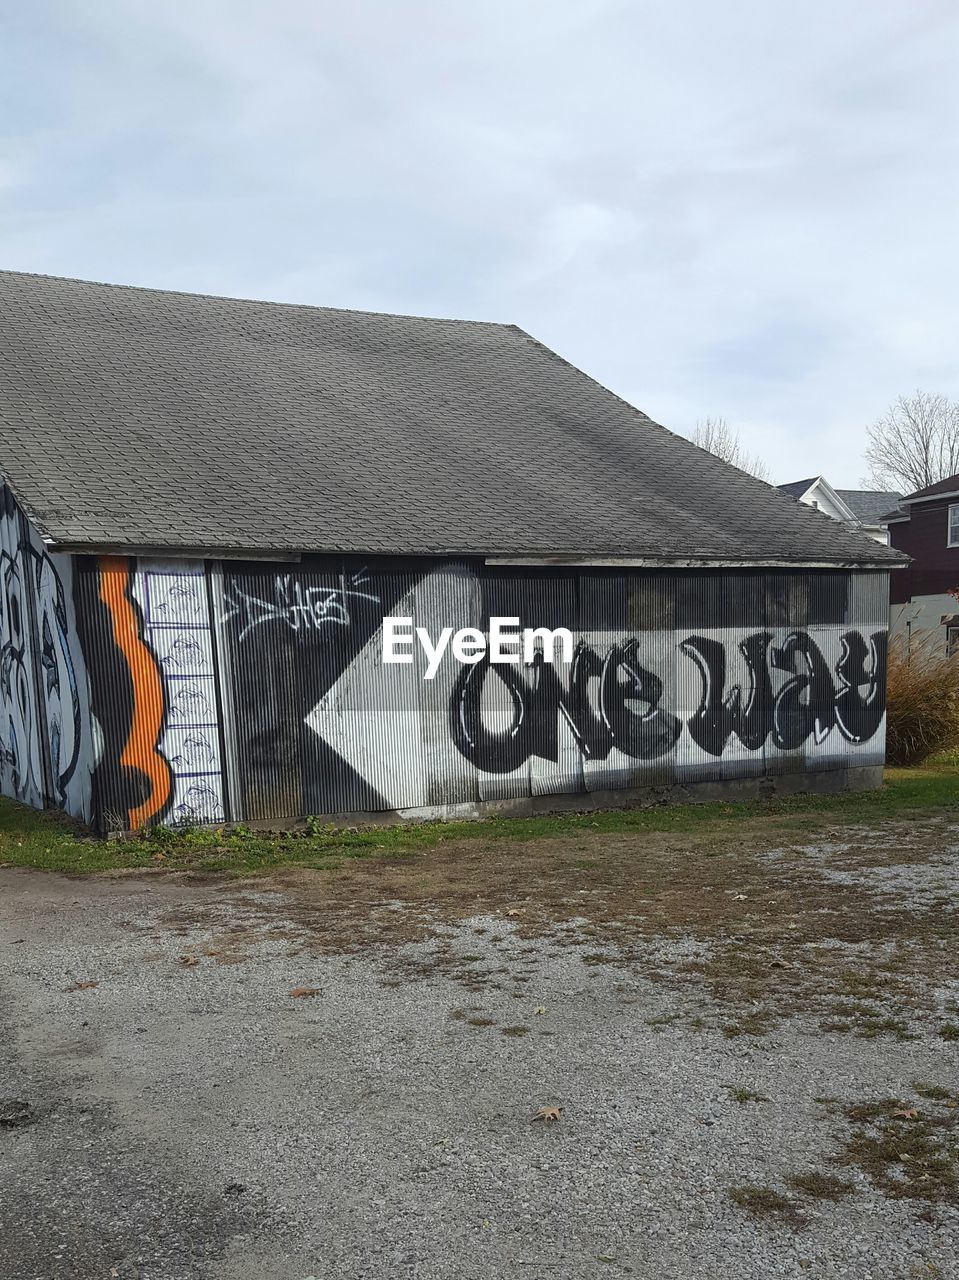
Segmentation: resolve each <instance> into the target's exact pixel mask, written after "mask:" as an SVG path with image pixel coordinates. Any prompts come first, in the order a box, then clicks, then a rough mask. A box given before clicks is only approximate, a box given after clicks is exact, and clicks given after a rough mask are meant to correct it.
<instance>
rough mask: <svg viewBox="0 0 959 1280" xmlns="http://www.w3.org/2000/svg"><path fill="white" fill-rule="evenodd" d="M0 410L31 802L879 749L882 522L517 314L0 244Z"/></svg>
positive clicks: (235, 793)
mask: <svg viewBox="0 0 959 1280" xmlns="http://www.w3.org/2000/svg"><path fill="white" fill-rule="evenodd" d="M0 440H2V454H0V458H2V461H0V470H2V479H3V487H2V508H0V556H2V570H3V589H2V592H0V609H2V619H0V642H2V666H0V753H2V759H0V785H2V791H3V793H4V794H5V795H7V796H12V797H15V798H16V799H18V800H20V801H22V802H24V803H26V804H29V805H34V806H38V807H41V806H58V807H60V808H62V809H64V810H65V811H66V812H67V813H69V814H71V815H73V816H74V817H77V818H79V819H81V820H83V821H84V822H86V823H88V824H90V825H91V826H92V827H93V828H95V829H96V830H98V831H100V832H104V833H111V832H121V831H133V830H138V829H140V828H143V827H145V826H149V825H151V824H159V823H163V824H169V825H176V824H199V823H223V822H230V823H240V822H242V823H248V824H250V825H255V824H258V823H266V824H272V825H279V824H284V823H288V822H295V821H296V820H302V819H303V818H305V817H307V816H314V815H317V816H318V815H327V816H328V817H329V820H331V821H333V820H344V819H348V820H350V821H361V820H372V819H395V818H398V817H402V818H425V817H446V816H466V815H468V816H473V815H481V814H483V813H485V812H511V813H523V812H532V811H536V810H539V809H557V808H564V807H569V808H576V809H582V808H587V807H590V806H593V805H597V806H598V805H609V804H627V803H640V802H645V801H648V800H649V798H650V797H656V798H659V797H665V796H668V795H669V794H679V795H683V796H687V795H695V794H697V793H698V794H700V795H715V794H717V791H719V792H722V793H728V794H730V795H735V794H742V793H745V792H749V791H754V790H758V791H760V792H766V791H771V790H775V789H777V788H788V789H793V790H802V789H813V788H817V789H829V790H839V789H843V788H851V787H864V786H870V785H874V784H875V783H877V782H878V780H879V779H880V777H881V771H882V764H883V758H884V729H885V655H886V637H887V628H888V621H889V573H890V570H892V569H894V568H896V567H897V566H898V565H899V564H900V563H901V561H902V556H901V555H900V554H899V553H897V552H895V551H894V550H892V549H890V548H887V547H884V546H880V545H879V544H878V543H876V542H874V541H872V540H871V539H869V538H868V537H866V536H864V535H862V534H860V533H857V532H855V531H853V530H851V529H849V528H846V527H844V526H843V525H842V524H839V523H837V522H836V521H833V520H830V519H829V518H828V517H827V516H825V515H822V514H820V513H818V512H816V511H814V510H812V509H810V508H809V507H806V506H803V505H802V504H799V503H796V502H793V501H791V500H790V499H789V498H788V497H786V496H784V495H783V494H781V493H779V492H777V491H776V490H775V489H773V488H770V487H769V486H767V485H765V484H763V483H762V482H760V481H758V480H755V479H753V478H751V477H750V476H747V475H745V474H743V473H742V472H739V471H737V470H735V469H733V468H731V467H729V466H727V465H726V464H724V463H723V462H720V461H719V460H718V459H716V458H714V457H712V456H711V455H709V454H706V453H704V452H702V451H701V450H699V449H697V448H695V447H694V446H693V445H692V444H690V443H689V441H687V440H685V439H683V438H681V437H678V436H676V435H674V434H672V433H671V432H669V431H667V430H665V429H664V428H663V427H661V426H658V425H657V424H656V423H654V422H652V421H651V420H650V419H649V418H647V417H646V416H645V415H644V414H643V413H641V412H639V411H637V410H636V409H634V408H632V407H631V406H630V405H628V404H626V403H625V402H624V401H622V400H620V399H619V398H617V397H616V396H615V395H613V394H612V393H611V392H609V391H607V390H606V389H604V388H603V387H602V386H600V385H599V384H598V383H596V382H595V381H593V380H592V379H590V378H589V377H587V376H586V375H585V374H583V373H581V372H580V371H579V370H577V369H575V368H573V367H572V366H571V365H569V364H568V363H566V362H565V361H564V360H562V359H561V358H560V357H559V356H557V355H556V354H555V353H553V352H552V351H550V350H549V349H548V348H546V347H544V346H543V345H542V344H541V343H539V342H537V341H536V340H535V339H534V338H532V337H530V336H529V334H527V333H525V332H523V331H522V330H521V329H519V328H517V327H515V326H512V325H503V324H492V323H480V322H465V321H458V320H440V319H424V318H419V317H410V316H396V315H380V314H373V313H366V312H359V311H344V310H333V309H329V308H318V307H307V306H296V305H288V304H274V303H266V302H259V301H244V300H238V299H232V298H219V297H204V296H196V295H191V294H184V293H173V292H165V291H158V290H151V289H140V288H129V287H125V286H116V285H104V284H95V283H89V282H85V281H79V280H69V279H60V278H53V277H46V276H36V275H27V274H21V273H16V272H2V273H0ZM384 620H387V622H386V624H385V622H384ZM497 620H501V621H497ZM491 626H492V627H504V628H506V631H507V633H508V634H509V628H511V627H512V628H516V629H517V630H523V629H528V630H529V631H530V633H531V635H532V643H531V645H530V647H529V649H526V648H525V647H524V648H523V649H522V652H521V651H520V647H519V646H518V644H517V645H514V647H513V648H512V649H509V647H508V646H506V647H505V648H504V649H501V650H500V652H499V653H498V654H497V653H496V652H495V651H494V650H495V646H493V645H491V644H490V645H484V640H486V639H488V638H489V636H490V631H491ZM404 628H405V631H403V629H404ZM400 631H403V634H406V635H408V636H409V637H410V640H409V642H408V643H407V645H406V647H405V648H404V649H402V650H401V652H402V653H403V654H404V655H405V659H406V660H401V661H398V662H388V661H385V660H384V658H385V656H386V654H385V650H386V644H385V638H386V636H387V634H388V633H390V634H392V633H394V632H400ZM549 633H555V634H556V635H560V633H568V640H569V643H568V644H567V643H566V642H565V640H564V641H563V642H562V643H557V644H555V645H554V644H553V643H552V640H551V639H550V635H549ZM444 636H445V637H446V647H445V648H443V647H442V645H443V638H444ZM451 637H452V643H450V638H451ZM464 637H465V639H464ZM429 652H432V653H433V654H434V657H435V660H434V661H433V662H432V663H431V662H430V660H429V657H428V654H429ZM437 654H438V656H436V655H437ZM504 655H505V656H504ZM431 666H432V668H433V669H432V671H431V672H430V673H429V674H428V671H429V668H430V667H431Z"/></svg>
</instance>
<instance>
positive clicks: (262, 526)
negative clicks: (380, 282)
mask: <svg viewBox="0 0 959 1280" xmlns="http://www.w3.org/2000/svg"><path fill="white" fill-rule="evenodd" d="M0 469H2V471H3V474H4V476H5V478H6V479H7V481H8V483H9V484H10V486H11V488H12V489H13V491H14V493H15V495H16V496H17V497H18V499H19V500H20V502H21V504H22V505H23V507H24V509H25V510H26V511H27V513H28V514H29V515H30V516H31V517H32V518H33V520H34V521H35V523H36V524H37V525H38V527H39V528H40V530H41V532H42V533H44V534H45V535H46V536H47V538H48V539H49V540H50V541H51V542H52V543H54V544H56V545H59V546H62V547H64V548H69V549H76V550H83V549H115V550H120V551H124V550H125V551H148V550H154V551H158V552H160V551H166V552H168V553H171V554H177V553H179V554H186V553H189V552H193V553H197V554H203V553H209V554H212V555H215V554H216V553H218V552H222V553H232V554H244V553H247V554H255V553H259V554H270V553H273V554H280V553H294V554H295V553H298V552H304V551H327V552H330V551H333V552H360V553H370V554H377V553H382V554H424V555H438V554H462V555H478V556H488V557H515V558H520V557H523V556H525V557H529V558H535V557H541V558H544V559H547V560H555V561H557V562H561V561H564V560H566V561H569V560H576V559H590V560H593V561H596V560H603V559H608V560H609V561H610V562H619V561H630V562H635V563H646V564H731V565H732V564H756V565H764V564H785V565H820V564H821V565H837V566H838V565H888V564H893V563H895V562H896V561H897V559H899V558H900V557H899V556H898V554H897V553H896V552H894V551H892V550H890V549H888V548H885V547H881V546H879V544H877V543H875V542H872V541H870V540H869V539H868V538H865V537H863V536H862V535H860V534H858V533H856V532H853V531H851V530H849V529H846V528H844V527H843V526H842V525H841V524H838V523H837V522H836V521H834V520H830V519H829V518H828V517H826V516H823V515H820V514H819V513H817V512H816V511H813V510H811V509H809V508H808V507H804V506H801V505H799V504H797V503H795V502H792V501H790V500H789V499H788V498H786V497H784V496H783V495H782V494H781V493H777V491H776V490H775V489H773V488H770V487H769V486H768V485H766V484H763V483H762V482H761V481H759V480H755V479H753V478H752V477H750V476H748V475H745V474H744V473H743V472H741V471H738V470H736V469H735V468H733V467H730V466H727V465H726V464H725V463H723V462H720V461H719V460H718V459H716V458H714V457H712V456H711V455H710V454H707V453H704V452H703V451H702V450H700V449H697V448H696V447H695V446H694V445H692V444H691V443H690V442H689V441H688V440H686V439H684V438H682V437H680V436H676V435H673V434H672V433H671V432H669V431H667V430H665V429H664V428H663V427H660V426H657V425H656V424H655V423H654V422H652V421H651V420H650V419H649V418H647V417H646V416H645V414H643V413H640V412H639V411H638V410H636V409H634V408H632V407H631V406H630V405H628V404H626V403H625V402H624V401H622V400H620V399H618V398H617V397H616V396H615V395H613V394H612V393H611V392H609V391H607V390H606V389H605V388H603V387H602V386H600V385H599V384H598V383H596V382H594V381H593V380H592V379H591V378H589V377H587V376H586V375H585V374H584V373H581V372H580V371H579V370H578V369H575V368H573V367H572V366H571V365H569V364H567V363H566V362H565V361H564V360H562V359H561V358H560V357H559V356H557V355H555V354H554V353H553V352H552V351H550V350H549V349H548V348H546V347H544V346H543V345H542V344H541V343H539V342H537V341H536V340H535V339H534V338H531V337H530V336H529V335H528V334H527V333H524V332H523V331H522V330H521V329H518V328H516V327H515V326H513V325H502V324H486V323H477V322H465V321H459V320H428V319H421V318H418V317H412V316H395V315H378V314H373V313H369V312H360V311H340V310H333V309H330V308H321V307H306V306H291V305H286V304H277V303H269V302H253V301H242V300H238V299H234V298H216V297H202V296H197V295H193V294H184V293H171V292H166V291H161V290H154V289H139V288H129V287H125V286H117V285H105V284H93V283H89V282H86V281H80V280H68V279H60V278H54V277H49V276H37V275H26V274H21V273H19V272H0Z"/></svg>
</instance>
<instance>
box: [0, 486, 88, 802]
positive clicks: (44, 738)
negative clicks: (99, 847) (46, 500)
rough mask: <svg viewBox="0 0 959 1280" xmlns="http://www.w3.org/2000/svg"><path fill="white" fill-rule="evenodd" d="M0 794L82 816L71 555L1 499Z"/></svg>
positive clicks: (81, 693) (83, 765)
mask: <svg viewBox="0 0 959 1280" xmlns="http://www.w3.org/2000/svg"><path fill="white" fill-rule="evenodd" d="M0 502H2V507H0V579H2V591H0V790H2V791H3V793H4V794H6V795H10V796H13V797H15V798H16V799H18V800H22V801H23V802H24V803H26V804H31V805H34V806H40V805H42V804H43V803H44V801H45V800H46V801H48V802H49V803H51V804H55V805H57V806H58V807H59V808H61V809H64V810H66V812H67V813H70V814H72V815H73V816H74V817H77V818H81V819H83V820H88V819H89V817H90V811H91V782H90V779H91V774H92V771H93V766H94V759H93V744H92V739H91V735H90V729H89V724H88V718H87V708H88V691H87V677H86V669H85V665H84V661H83V657H82V653H81V650H80V644H79V638H78V635H77V630H76V624H75V616H74V608H73V599H72V572H73V570H72V565H71V561H70V558H69V556H62V555H57V556H53V555H50V554H49V553H48V552H47V550H46V548H45V547H44V545H43V543H42V541H41V540H40V538H39V537H38V536H37V535H36V534H35V533H33V532H32V531H31V530H30V529H29V526H28V525H27V522H26V521H25V520H24V518H23V516H22V514H21V512H20V510H19V508H18V507H17V506H16V504H15V502H14V501H13V498H12V495H11V494H10V491H9V490H8V489H7V488H3V490H2V497H0Z"/></svg>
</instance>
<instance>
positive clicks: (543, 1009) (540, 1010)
mask: <svg viewBox="0 0 959 1280" xmlns="http://www.w3.org/2000/svg"><path fill="white" fill-rule="evenodd" d="M533 1012H534V1013H545V1012H546V1005H545V1004H538V1005H537V1006H536V1008H535V1009H534V1010H533Z"/></svg>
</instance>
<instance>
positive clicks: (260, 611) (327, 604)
mask: <svg viewBox="0 0 959 1280" xmlns="http://www.w3.org/2000/svg"><path fill="white" fill-rule="evenodd" d="M368 582H369V575H368V573H367V571H366V569H365V568H362V569H358V570H356V571H355V572H353V573H350V574H347V573H346V572H345V571H344V572H342V573H341V574H340V575H339V580H338V581H337V582H336V583H333V584H330V585H328V584H323V583H321V584H309V583H308V584H304V583H302V582H299V581H297V580H295V579H294V578H293V575H292V574H289V573H286V574H281V575H279V576H278V577H275V578H274V579H273V583H272V592H271V594H270V595H268V596H267V597H266V598H265V599H264V598H263V597H262V596H261V595H258V594H256V593H254V592H253V591H250V590H244V588H243V587H241V586H240V585H239V584H237V583H234V584H233V587H232V591H231V594H230V596H229V598H228V600H227V605H228V608H229V612H228V613H227V615H226V617H225V619H224V621H225V622H232V623H235V624H236V626H237V628H238V638H239V639H240V641H243V640H246V639H247V637H248V636H249V635H250V633H251V632H253V631H255V630H256V628H257V627H261V626H265V625H268V624H276V623H279V624H280V625H281V626H285V627H289V629H290V631H292V632H294V633H300V632H302V633H304V634H309V633H310V632H311V631H313V632H315V631H322V630H323V628H324V627H326V626H329V625H330V624H333V625H335V626H341V627H348V626H350V624H351V622H352V615H351V612H350V610H351V607H354V606H355V604H356V602H358V601H362V602H366V603H367V604H369V603H372V604H379V603H380V597H379V596H377V595H374V594H373V593H372V592H370V591H363V590H362V589H361V588H362V587H364V586H366V585H367V583H368Z"/></svg>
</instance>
